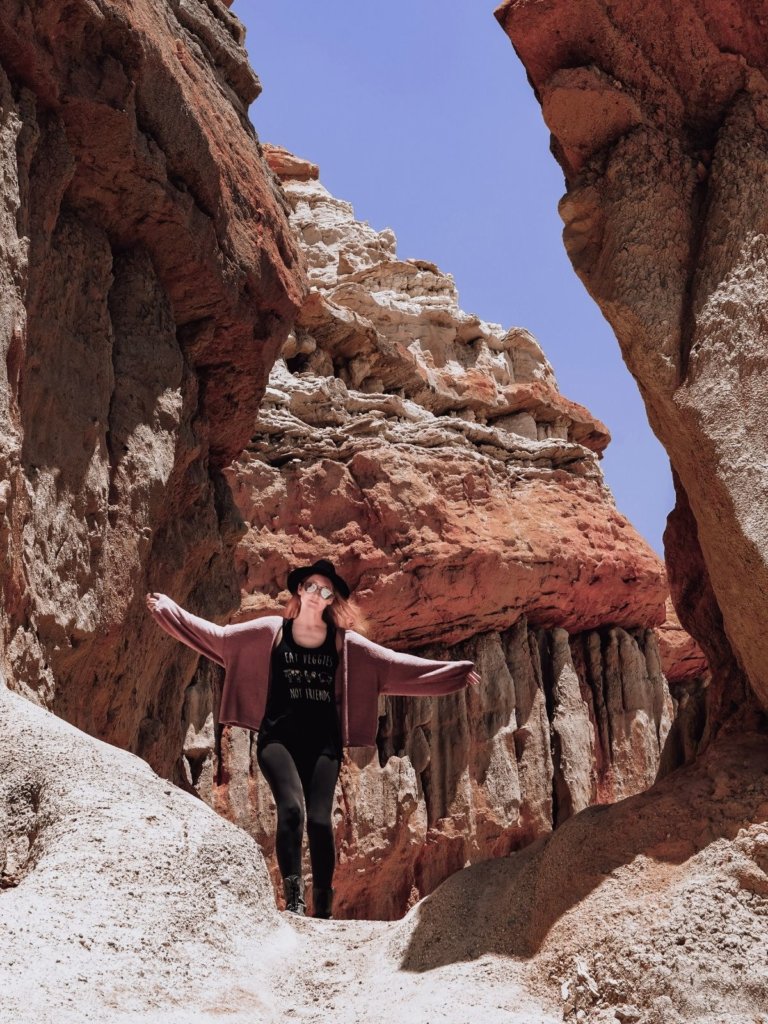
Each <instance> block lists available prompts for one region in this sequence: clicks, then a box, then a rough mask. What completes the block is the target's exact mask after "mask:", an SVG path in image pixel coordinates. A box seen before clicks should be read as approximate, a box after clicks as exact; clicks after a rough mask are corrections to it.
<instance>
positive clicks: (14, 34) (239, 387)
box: [0, 0, 304, 773]
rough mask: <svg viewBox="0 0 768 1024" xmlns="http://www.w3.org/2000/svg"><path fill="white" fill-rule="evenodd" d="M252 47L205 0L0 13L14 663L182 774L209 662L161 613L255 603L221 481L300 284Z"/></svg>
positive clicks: (3, 512) (8, 577)
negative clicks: (188, 689) (186, 646)
mask: <svg viewBox="0 0 768 1024" xmlns="http://www.w3.org/2000/svg"><path fill="white" fill-rule="evenodd" d="M242 40H243V30H242V26H241V25H240V23H239V22H238V21H237V19H236V18H235V17H234V16H233V15H231V14H230V13H229V12H228V10H227V9H226V7H224V6H223V5H221V4H218V3H212V4H209V3H204V2H199V0H191V2H188V0H185V2H183V3H179V2H171V3H158V2H155V0H132V2H130V3H128V2H125V0H117V2H105V0H94V2H85V0H78V2H75V3H68V4H28V3H26V2H21V0H9V2H8V3H5V4H4V5H3V8H2V12H0V107H1V108H2V120H1V122H0V166H1V167H2V176H3V196H4V201H3V204H2V208H1V209H0V278H1V280H2V294H3V305H2V310H1V311H0V349H1V350H2V359H0V552H1V557H2V571H1V572H0V659H1V660H2V663H3V664H4V665H5V667H6V668H7V670H8V677H9V679H10V680H11V685H12V686H13V687H14V688H16V689H18V690H19V691H20V692H22V693H24V694H26V695H27V696H29V697H31V698H32V699H34V700H36V701H38V702H39V703H41V704H43V705H45V706H47V707H49V708H52V709H54V710H55V711H56V712H57V713H58V714H60V715H62V716H64V717H65V718H67V719H69V720H70V721H71V722H73V723H75V724H77V725H78V726H80V727H81V728H83V729H85V730H87V731H89V732H91V733H93V734H95V735H98V736H100V737H103V738H106V739H109V740H110V741H112V742H114V743H117V744H119V745H121V746H123V747H126V748H129V749H131V750H134V751H137V752H139V753H141V754H142V755H143V756H144V757H146V758H148V759H149V760H150V761H151V762H152V764H153V765H154V766H155V767H156V768H158V769H159V770H161V771H163V772H165V773H169V772H171V770H172V769H173V766H174V763H175V761H176V759H177V756H178V754H177V751H178V748H179V745H180V743H181V735H180V730H181V704H182V700H183V682H184V680H185V679H188V677H189V674H190V672H191V670H192V666H193V659H192V658H191V657H188V656H187V655H186V654H184V655H182V656H181V657H180V656H179V653H178V652H172V651H171V650H170V649H169V648H167V647H158V644H157V632H156V627H155V626H154V624H153V623H152V622H151V621H149V620H148V618H147V616H146V612H145V609H144V607H143V595H144V593H145V592H146V590H147V589H158V590H167V591H169V592H171V593H175V594H176V595H177V596H178V597H179V598H180V599H181V600H184V601H186V602H187V603H191V604H193V605H194V604H196V603H197V599H198V598H197V592H196V588H197V587H199V588H200V590H199V593H200V594H201V595H202V594H203V593H204V594H205V595H206V604H205V605H204V606H203V608H204V610H206V611H207V612H208V613H210V614H214V613H216V612H219V613H221V612H225V611H228V610H229V609H231V607H232V606H233V605H235V604H236V603H237V595H238V588H237V583H236V580H235V578H234V576H233V573H232V567H231V548H232V545H233V543H234V542H235V540H236V537H237V534H238V530H239V529H240V526H239V523H238V517H237V515H236V514H234V513H233V511H232V509H231V503H230V502H229V499H228V496H227V488H226V487H225V486H224V485H223V483H222V479H221V475H220V474H221V469H222V467H223V466H225V465H226V464H227V463H229V462H230V461H231V459H232V458H233V457H234V456H235V455H236V454H237V453H238V452H239V451H240V450H241V449H242V447H243V445H244V444H245V442H246V441H247V440H248V438H249V437H250V435H251V433H252V426H253V420H254V417H255V415H256V411H257V409H258V405H259V399H260V397H261V394H262V393H263V390H264V385H265V383H266V378H267V374H268V372H269V368H270V367H271V365H272V363H273V361H274V357H275V355H276V354H277V353H278V352H279V350H280V347H281V346H282V344H283V343H284V341H285V338H286V334H287V331H288V328H289V326H290V324H291V322H292V321H293V318H294V315H295V312H296V309H297V308H298V306H299V305H300V302H301V299H302V294H303V288H304V284H303V267H302V263H301V258H300V255H299V252H298V249H297V247H296V244H295V242H294V239H293V235H292V233H291V231H290V230H289V228H288V225H287V220H286V206H285V202H284V199H283V197H282V196H281V195H280V193H279V190H278V189H277V188H276V186H275V182H274V178H273V176H272V173H271V172H270V171H269V170H268V168H267V167H266V165H265V164H264V161H263V159H262V156H261V152H260V149H259V145H258V141H257V139H256V137H255V135H254V132H253V129H252V128H251V126H250V124H249V122H248V120H247V116H246V110H247V106H248V104H249V103H250V101H251V100H252V99H253V98H254V97H255V96H256V95H257V93H258V91H259V84H258V79H257V78H256V76H255V75H254V73H253V72H252V70H251V69H250V68H249V66H248V63H247V60H246V56H245V51H244V50H243V48H242Z"/></svg>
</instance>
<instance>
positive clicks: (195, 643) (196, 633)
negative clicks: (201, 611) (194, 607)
mask: <svg viewBox="0 0 768 1024" xmlns="http://www.w3.org/2000/svg"><path fill="white" fill-rule="evenodd" d="M146 600H147V608H148V609H149V610H150V612H151V613H152V616H153V618H154V620H155V622H157V624H158V625H159V626H162V627H163V629H164V630H165V631H166V633H170V635H171V636H172V637H175V638H176V639H177V640H181V642H182V643H184V644H186V645H187V647H191V648H192V649H193V650H195V651H197V652H198V654H204V655H205V657H206V658H210V659H211V661H215V662H216V663H217V664H219V665H224V638H225V630H224V626H217V625H216V623H215V622H209V621H208V620H207V619H201V618H200V616H199V615H192V613H191V612H187V611H185V610H184V609H183V608H182V607H181V605H178V604H176V602H175V601H173V600H172V599H171V598H170V597H168V596H167V595H166V594H147V598H146Z"/></svg>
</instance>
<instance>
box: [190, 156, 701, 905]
mask: <svg viewBox="0 0 768 1024" xmlns="http://www.w3.org/2000/svg"><path fill="white" fill-rule="evenodd" d="M265 150H266V152H267V155H268V159H269V161H270V163H271V165H272V166H273V168H274V169H275V170H276V171H278V172H279V173H280V174H281V176H282V178H283V186H284V188H285V192H286V196H287V198H288V202H289V203H290V205H291V208H292V211H293V212H292V225H293V227H294V230H295V231H296V232H297V235H298V237H299V239H300V242H301V245H302V248H303V251H304V255H305V259H306V263H307V266H308V272H309V278H310V282H311V284H312V286H313V287H312V290H311V291H310V293H309V295H308V297H307V299H306V301H305V303H304V305H303V307H302V309H301V311H300V313H299V316H298V319H297V326H296V329H295V331H294V333H293V335H292V336H291V337H290V338H289V340H288V342H287V344H286V347H285V348H284V350H283V353H282V358H281V359H280V360H278V362H277V363H276V365H275V367H274V369H273V372H272V374H271V377H270V381H269V385H268V387H267V391H266V394H265V396H264V400H263V402H262V406H261V409H260V413H259V417H258V421H257V423H256V425H255V430H254V433H253V436H252V438H251V442H250V444H249V445H248V446H247V448H246V450H245V451H244V452H243V453H242V454H241V455H240V456H239V457H238V459H237V460H236V461H235V462H234V463H233V465H232V466H231V467H230V469H229V470H227V474H226V475H227V479H228V481H229V483H230V485H231V487H232V492H233V495H234V500H235V502H236V504H237V507H238V508H239V510H240V512H241V514H242V516H243V519H244V520H245V522H246V523H247V524H248V532H247V533H246V535H245V536H244V537H243V539H242V540H241V542H240V544H239V546H238V549H237V553H236V561H237V565H238V571H239V576H240V581H241V586H242V588H243V602H242V605H241V608H240V612H239V613H238V617H239V618H249V617H252V616H253V615H258V614H261V613H264V612H265V611H272V610H273V609H274V607H275V602H276V600H277V599H279V598H280V597H281V592H282V588H283V586H284V581H285V577H286V574H287V570H288V568H289V567H290V566H292V565H293V564H295V563H297V562H301V561H312V560H314V559H315V558H316V557H319V556H320V555H324V556H328V557H331V558H332V559H333V560H334V561H335V563H336V564H337V567H338V568H339V569H340V571H341V572H342V573H344V574H345V575H346V576H347V577H348V578H349V580H350V582H351V583H352V584H353V585H355V587H356V593H357V595H358V596H359V598H360V601H361V603H362V605H363V608H364V610H365V612H366V614H367V616H368V619H369V624H370V631H371V635H372V637H373V639H375V640H377V641H380V642H383V643H386V644H390V645H393V646H397V647H399V648H401V649H402V648H407V649H410V650H417V651H426V652H428V653H430V654H431V655H433V656H437V657H441V658H445V657H449V658H450V657H458V658H465V657H466V658H471V659H472V660H475V661H476V662H477V664H478V665H479V666H480V670H481V673H482V676H483V684H482V686H481V689H480V691H479V692H478V693H477V694H476V693H470V694H468V695H463V694H462V695H459V696H456V697H452V698H445V699H441V700H423V701H416V700H391V701H387V702H385V703H382V706H381V709H380V710H381V715H382V718H381V726H380V730H379V743H378V752H373V751H353V752H351V754H350V757H349V758H348V761H347V764H346V765H345V766H344V768H343V771H342V781H341V786H340V791H339V794H338V799H337V806H336V810H335V820H336V827H337V843H338V848H339V851H340V864H339V868H338V871H337V875H336V880H335V885H336V887H337V892H338V907H339V912H340V913H341V914H342V915H344V916H375V917H394V916H397V915H399V914H402V913H403V912H404V910H405V909H406V908H407V907H408V906H409V905H410V904H412V903H413V902H414V900H416V899H418V898H419V896H420V895H423V894H425V893H427V892H429V891H431V890H432V889H433V888H434V886H435V885H436V884H437V883H438V882H439V881H440V880H441V879H442V878H444V877H445V876H446V875H448V874H450V873H451V872H452V871H455V870H456V869H458V868H460V867H461V866H462V865H464V864H465V863H467V862H470V861H477V860H481V859H484V858H487V857H492V856H500V855H504V854H506V853H508V852H509V851H510V850H512V849H515V848H516V847H519V846H521V845H523V844H524V843H527V842H529V841H530V840H532V839H533V838H535V837H536V836H539V835H541V834H543V833H545V832H547V831H549V830H550V829H551V828H553V827H554V826H555V825H557V824H559V823H560V822H562V821H563V820H565V819H566V818H567V817H568V816H569V815H571V814H573V813H574V812H575V811H578V810H579V809H581V808H582V807H585V806H587V805H588V804H589V803H593V802H595V801H609V800H614V799H617V798H620V797H622V796H625V795H627V794H629V793H633V792H637V791H638V790H640V789H643V788H645V787H646V786H648V785H649V784H650V783H651V782H652V781H653V780H654V778H655V777H656V775H657V774H658V772H659V771H660V770H666V769H667V768H668V767H669V766H671V765H672V764H674V763H675V761H676V759H677V758H679V757H680V756H682V751H683V750H686V751H687V750H689V749H690V748H691V746H692V745H694V744H695V740H696V737H695V722H692V726H691V730H689V732H690V736H689V735H688V734H687V733H686V739H685V742H683V740H682V739H681V738H678V737H676V734H674V733H673V735H672V737H671V738H669V739H668V735H669V730H670V722H671V712H672V702H671V700H670V698H669V694H668V691H667V687H666V682H665V680H664V678H663V674H662V670H661V665H660V658H659V651H658V646H657V638H656V635H655V634H654V632H653V630H652V628H651V627H652V626H653V625H655V624H658V623H661V622H662V620H663V619H664V615H665V610H664V600H665V597H666V580H665V577H664V573H663V569H662V567H661V565H660V563H659V561H658V559H657V558H656V557H655V556H654V555H653V553H652V552H651V551H650V550H649V549H648V547H647V546H646V545H645V544H644V543H643V542H642V540H641V539H640V538H639V537H638V535H637V534H636V533H635V531H634V530H633V529H632V527H631V526H630V524H629V523H628V522H627V521H626V519H624V517H623V516H621V515H620V514H619V513H618V512H617V510H616V508H615V506H614V504H613V500H612V498H611V496H610V493H609V492H608V490H607V488H606V487H605V484H604V482H603V479H602V474H601V471H600V468H599V463H598V453H599V452H600V451H601V450H602V449H603V447H604V446H605V444H606V443H607V442H608V434H607V431H606V430H605V428H604V427H603V426H602V425H601V424H599V423H598V422H597V421H595V420H594V418H593V417H591V416H590V414H589V413H588V412H587V410H585V409H584V408H583V407H581V406H578V405H576V404H575V403H573V402H570V401H569V400H568V399H566V398H564V397H563V396H562V395H560V393H559V392H558V390H557V385H556V382H555V378H554V374H553V372H552V369H551V367H550V366H549V364H548V363H547V361H546V359H545V358H544V355H543V353H542V352H541V349H540V348H539V346H538V344H537V343H536V341H535V339H534V338H533V337H532V336H531V335H530V334H529V333H528V332H527V331H524V330H522V329H520V328H513V329H511V330H504V329H503V328H501V327H500V326H498V325H495V324H488V323H485V322H483V321H482V320H480V319H479V318H478V317H476V316H474V315H471V314H467V313H465V312H464V311H463V310H461V308H460V307H459V305H458V297H457V292H456V287H455V284H454V282H453V279H452V278H451V277H450V275H447V274H444V273H442V272H441V271H440V270H439V269H438V268H437V267H436V266H435V265H434V264H430V263H427V262H426V261H422V260H410V261H407V260H406V261H404V260H400V259H398V257H397V253H396V249H395V239H394V236H393V234H392V232H391V231H389V230H385V231H383V232H376V231H374V230H373V229H371V228H370V227H369V226H368V225H367V224H365V223H362V222H360V221H358V220H356V219H355V218H354V214H353V211H352V208H351V206H350V205H349V204H348V203H344V202H342V201H340V200H338V199H337V198H335V197H334V196H332V195H330V193H328V192H327V191H326V190H325V188H324V187H323V186H322V185H321V184H320V183H319V181H318V180H317V168H316V167H315V166H314V165H312V164H308V163H307V162H305V161H301V160H299V159H298V158H296V157H295V156H293V155H292V154H289V153H287V152H286V151H284V150H279V151H276V150H274V149H272V148H271V147H265ZM282 596H283V597H284V596H287V595H285V594H282ZM668 649H669V650H670V651H673V647H672V645H668ZM682 660H684V659H683V658H681V657H678V656H677V654H676V653H675V654H673V656H672V657H671V658H670V664H671V665H672V666H673V667H674V668H675V669H676V668H677V666H678V664H679V663H680V662H682ZM215 702H216V685H215V680H214V679H212V675H211V671H210V670H209V669H205V670H204V671H203V672H202V673H201V675H200V676H199V677H198V679H197V681H196V683H195V685H194V686H193V687H192V688H191V689H190V691H189V694H188V702H187V705H186V707H185V717H184V720H185V723H186V737H187V738H186V743H185V748H184V749H185V758H184V766H185V770H186V772H187V779H188V782H189V783H190V784H191V785H193V786H194V787H195V788H196V790H197V791H198V792H199V793H201V794H202V795H203V796H204V797H205V799H206V800H208V801H209V802H211V803H212V805H213V806H215V807H216V808H217V809H219V810H220V811H221V813H223V814H225V815H226V816H227V817H229V818H231V819H232V820H234V821H238V822H239V823H241V824H242V825H243V826H244V827H245V828H247V829H248V830H249V831H250V832H251V833H252V834H253V835H254V836H255V837H257V838H258V840H259V843H260V845H261V847H262V849H264V850H265V851H267V852H269V853H270V854H271V852H272V849H273V829H274V815H273V811H272V803H271V797H270V795H269V791H268V789H267V787H266V785H265V783H264V782H263V780H262V779H261V777H260V775H259V772H258V769H257V768H256V766H255V757H254V749H253V739H252V737H250V736H249V734H247V733H245V732H243V731H241V730H237V729H227V730H225V731H224V733H223V735H221V736H217V734H216V731H215V730H214V728H213V722H214V720H215ZM667 746H669V747H670V749H674V751H675V756H674V757H670V755H669V753H665V747H667ZM271 865H272V868H273V871H274V873H275V878H276V879H277V873H276V871H275V866H274V861H273V860H271Z"/></svg>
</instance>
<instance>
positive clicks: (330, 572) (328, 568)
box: [288, 558, 350, 598]
mask: <svg viewBox="0 0 768 1024" xmlns="http://www.w3.org/2000/svg"><path fill="white" fill-rule="evenodd" d="M315 574H317V575H318V576H325V577H326V578H327V579H329V580H330V581H331V583H332V584H333V587H334V590H337V591H338V592H339V593H340V594H341V596H342V597H343V598H347V597H349V595H350V589H349V585H348V584H347V582H346V580H343V579H342V578H341V576H339V574H338V573H337V572H336V570H335V569H334V568H333V565H332V564H331V563H330V562H329V561H328V559H327V558H321V559H320V561H319V562H315V564H314V565H302V566H300V567H299V568H297V569H291V571H290V572H289V573H288V589H289V590H290V592H291V593H292V594H295V593H296V591H297V590H298V589H299V584H300V583H301V582H302V581H303V580H305V579H306V578H307V576H314V575H315Z"/></svg>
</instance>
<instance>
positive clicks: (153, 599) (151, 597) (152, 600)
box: [146, 594, 163, 612]
mask: <svg viewBox="0 0 768 1024" xmlns="http://www.w3.org/2000/svg"><path fill="white" fill-rule="evenodd" d="M162 596H163V595H162V594H147V596H146V602H147V608H149V610H150V611H151V612H153V611H155V609H156V608H157V604H158V601H159V600H160V598H161V597H162Z"/></svg>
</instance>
